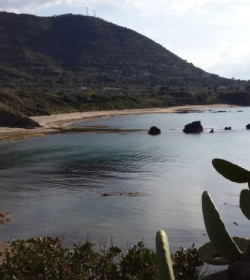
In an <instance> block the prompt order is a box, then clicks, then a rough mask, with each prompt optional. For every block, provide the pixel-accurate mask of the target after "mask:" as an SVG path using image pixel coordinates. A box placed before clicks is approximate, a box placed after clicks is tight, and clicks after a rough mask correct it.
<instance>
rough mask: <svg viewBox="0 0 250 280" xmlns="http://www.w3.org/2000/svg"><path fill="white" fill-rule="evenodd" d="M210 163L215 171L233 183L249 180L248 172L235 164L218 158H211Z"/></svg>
mask: <svg viewBox="0 0 250 280" xmlns="http://www.w3.org/2000/svg"><path fill="white" fill-rule="evenodd" d="M212 164H213V166H214V168H215V169H216V170H217V172H219V173H220V174H221V175H222V176H223V177H225V178H226V179H228V180H230V181H233V182H235V183H248V182H250V172H249V171H248V170H246V169H244V168H242V167H240V166H238V165H236V164H233V163H231V162H229V161H226V160H224V159H218V158H215V159H213V160H212Z"/></svg>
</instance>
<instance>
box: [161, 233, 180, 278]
mask: <svg viewBox="0 0 250 280" xmlns="http://www.w3.org/2000/svg"><path fill="white" fill-rule="evenodd" d="M156 257H157V263H158V268H159V273H160V279H161V280H174V279H175V278H174V271H173V266H172V261H171V257H170V251H169V245H168V238H167V235H166V233H165V231H164V230H162V229H161V230H159V231H158V232H157V233H156Z"/></svg>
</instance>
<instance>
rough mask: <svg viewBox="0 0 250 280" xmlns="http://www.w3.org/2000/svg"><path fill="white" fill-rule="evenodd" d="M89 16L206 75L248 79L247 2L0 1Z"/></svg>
mask: <svg viewBox="0 0 250 280" xmlns="http://www.w3.org/2000/svg"><path fill="white" fill-rule="evenodd" d="M86 8H88V15H94V14H95V16H97V17H100V18H103V19H104V20H106V21H109V22H112V23H115V24H118V25H120V26H124V27H127V28H130V29H133V30H135V31H137V32H139V33H141V34H143V35H145V36H147V37H149V38H151V39H152V40H154V41H156V42H157V43H159V44H161V45H162V46H164V47H165V48H166V49H168V50H170V51H171V52H173V53H175V54H176V55H178V56H180V57H181V58H182V59H185V60H187V61H188V62H192V63H193V64H194V65H195V66H197V67H200V68H202V69H204V70H205V71H207V72H209V73H214V74H218V75H220V76H222V77H227V78H236V79H244V80H250V36H249V35H248V34H249V33H248V32H249V30H250V0H88V1H87V0H0V10H1V11H8V12H15V13H28V14H35V15H38V16H52V15H60V14H65V13H73V14H83V15H86V13H87V9H86Z"/></svg>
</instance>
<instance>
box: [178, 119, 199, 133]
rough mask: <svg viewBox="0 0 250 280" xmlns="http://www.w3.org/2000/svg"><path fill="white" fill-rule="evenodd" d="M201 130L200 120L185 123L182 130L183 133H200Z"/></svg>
mask: <svg viewBox="0 0 250 280" xmlns="http://www.w3.org/2000/svg"><path fill="white" fill-rule="evenodd" d="M202 131H203V126H202V125H201V122H200V121H195V122H192V123H189V124H187V125H185V127H184V129H183V132H185V133H200V132H202Z"/></svg>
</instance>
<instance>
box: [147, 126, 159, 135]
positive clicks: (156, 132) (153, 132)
mask: <svg viewBox="0 0 250 280" xmlns="http://www.w3.org/2000/svg"><path fill="white" fill-rule="evenodd" d="M148 134H150V135H159V134H161V130H160V129H159V128H158V127H156V126H152V127H151V128H150V129H149V131H148Z"/></svg>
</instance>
